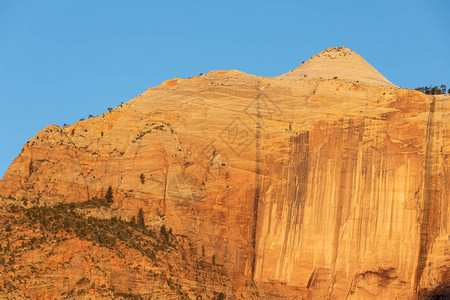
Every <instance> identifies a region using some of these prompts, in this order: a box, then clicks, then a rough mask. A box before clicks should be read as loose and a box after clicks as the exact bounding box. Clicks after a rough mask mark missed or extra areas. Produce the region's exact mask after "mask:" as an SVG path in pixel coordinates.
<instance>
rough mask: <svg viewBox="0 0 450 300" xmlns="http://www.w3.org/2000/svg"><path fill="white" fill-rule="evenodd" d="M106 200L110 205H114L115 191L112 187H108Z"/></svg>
mask: <svg viewBox="0 0 450 300" xmlns="http://www.w3.org/2000/svg"><path fill="white" fill-rule="evenodd" d="M105 199H106V203H108V204H112V203H113V202H114V196H113V190H112V187H111V186H109V187H108V191H107V192H106V195H105Z"/></svg>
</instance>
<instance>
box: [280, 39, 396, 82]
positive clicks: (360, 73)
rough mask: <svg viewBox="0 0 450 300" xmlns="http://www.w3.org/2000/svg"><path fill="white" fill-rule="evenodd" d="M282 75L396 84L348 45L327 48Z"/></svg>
mask: <svg viewBox="0 0 450 300" xmlns="http://www.w3.org/2000/svg"><path fill="white" fill-rule="evenodd" d="M281 77H294V78H295V77H298V78H304V77H313V78H322V79H344V80H350V81H359V82H362V83H365V84H369V85H376V86H383V87H388V86H391V87H393V86H394V85H393V84H392V83H390V82H389V81H388V80H387V79H386V78H385V77H384V76H383V75H382V74H381V73H380V72H378V71H377V70H376V69H375V68H374V67H372V66H371V65H370V64H369V63H368V62H367V61H366V60H365V59H364V58H362V57H361V56H360V55H359V54H358V53H356V52H355V51H353V50H351V49H349V48H347V47H331V48H328V49H325V50H323V51H321V52H320V53H318V54H316V55H314V56H313V57H311V58H310V59H308V60H307V61H305V62H304V63H302V64H301V65H300V66H299V67H297V68H296V69H294V70H292V71H290V72H288V73H286V74H283V75H281Z"/></svg>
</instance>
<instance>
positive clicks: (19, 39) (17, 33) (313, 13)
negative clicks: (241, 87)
mask: <svg viewBox="0 0 450 300" xmlns="http://www.w3.org/2000/svg"><path fill="white" fill-rule="evenodd" d="M449 16H450V1H446V0H429V1H425V0H422V1H416V0H408V1H398V0H397V1H392V0H390V1H384V0H382V1H344V0H341V1H324V0H321V1H298V0H297V1H288V0H278V1H275V0H273V1H264V0H262V1H243V0H241V1H231V0H228V1H198V0H183V1H162V0H161V1H155V0H153V1H151V0H148V1H137V0H131V1H92V0H91V1H83V0H77V1H61V0H58V1H45V0H43V1H21V0H11V1H7V0H0V101H1V109H0V141H1V147H0V177H2V176H3V174H4V172H5V171H6V169H7V168H8V166H9V165H10V164H11V162H12V161H13V159H14V158H15V157H16V156H17V155H18V154H19V152H20V150H21V149H22V146H23V145H24V144H25V143H26V142H27V140H28V139H30V138H32V137H33V136H34V135H35V134H36V132H38V131H39V130H41V129H42V128H44V127H45V126H47V125H49V124H57V125H62V124H64V123H67V124H72V123H74V122H76V121H78V120H79V119H80V118H83V117H84V118H85V117H87V116H88V115H89V114H92V115H98V114H101V113H103V112H105V111H106V110H107V108H108V107H115V106H117V105H119V104H120V103H121V102H122V101H124V102H125V101H127V100H129V99H131V98H132V97H134V96H136V95H138V94H140V93H142V92H143V91H145V90H146V89H147V88H149V87H153V86H156V85H159V84H160V83H161V82H162V81H164V80H167V79H170V78H174V77H190V76H194V75H198V74H199V73H206V72H208V71H210V70H218V69H222V70H223V69H225V70H226V69H238V70H241V71H244V72H247V73H250V74H256V75H262V76H276V75H279V74H282V73H285V72H287V71H289V70H290V69H293V68H295V67H297V66H298V65H299V64H300V63H301V62H302V61H303V60H306V59H308V58H309V57H311V56H312V55H314V54H316V53H318V52H320V51H321V50H323V49H326V48H328V47H334V46H347V47H349V48H351V49H353V50H354V51H356V52H357V53H359V54H360V55H361V56H363V57H364V58H365V59H366V60H367V61H368V62H369V63H370V64H372V65H373V66H374V67H375V68H376V69H378V70H379V71H380V72H381V73H382V74H383V75H385V77H386V78H387V79H388V80H390V81H391V82H393V83H395V84H396V85H398V86H401V87H406V88H415V87H417V86H423V85H431V84H433V85H438V84H439V85H440V84H447V85H448V86H449V87H450V62H449V53H450V42H449V41H450V32H449V28H450V21H449V20H450V17H449Z"/></svg>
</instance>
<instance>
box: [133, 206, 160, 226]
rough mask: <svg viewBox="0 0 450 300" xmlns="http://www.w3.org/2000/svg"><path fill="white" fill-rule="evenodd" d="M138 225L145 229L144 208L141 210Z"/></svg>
mask: <svg viewBox="0 0 450 300" xmlns="http://www.w3.org/2000/svg"><path fill="white" fill-rule="evenodd" d="M137 224H138V225H139V226H140V227H142V228H145V220H144V211H143V210H142V208H139V213H138V217H137ZM163 226H164V225H163Z"/></svg>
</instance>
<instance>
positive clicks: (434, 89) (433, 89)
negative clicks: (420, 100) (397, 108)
mask: <svg viewBox="0 0 450 300" xmlns="http://www.w3.org/2000/svg"><path fill="white" fill-rule="evenodd" d="M415 90H417V91H420V92H422V93H425V94H428V95H442V94H446V93H447V92H448V93H449V94H450V89H448V91H447V86H446V85H445V84H442V85H441V86H440V87H438V86H437V85H436V86H431V85H430V86H423V87H418V88H416V89H415Z"/></svg>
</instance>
